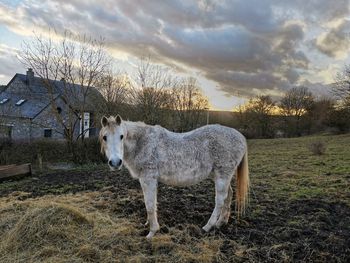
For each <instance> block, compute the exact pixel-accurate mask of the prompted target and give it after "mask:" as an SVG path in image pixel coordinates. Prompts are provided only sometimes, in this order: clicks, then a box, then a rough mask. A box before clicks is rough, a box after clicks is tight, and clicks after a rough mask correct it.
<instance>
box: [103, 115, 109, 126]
mask: <svg viewBox="0 0 350 263" xmlns="http://www.w3.org/2000/svg"><path fill="white" fill-rule="evenodd" d="M101 124H102V127H105V126H107V125H108V119H107V117H106V116H103V117H102V119H101Z"/></svg>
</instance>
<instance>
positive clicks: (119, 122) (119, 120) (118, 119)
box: [115, 114, 122, 125]
mask: <svg viewBox="0 0 350 263" xmlns="http://www.w3.org/2000/svg"><path fill="white" fill-rule="evenodd" d="M115 121H116V123H117V125H120V124H121V123H122V117H120V115H119V114H118V115H117V116H115Z"/></svg>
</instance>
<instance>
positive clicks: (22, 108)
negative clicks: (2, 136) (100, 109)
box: [0, 73, 102, 118]
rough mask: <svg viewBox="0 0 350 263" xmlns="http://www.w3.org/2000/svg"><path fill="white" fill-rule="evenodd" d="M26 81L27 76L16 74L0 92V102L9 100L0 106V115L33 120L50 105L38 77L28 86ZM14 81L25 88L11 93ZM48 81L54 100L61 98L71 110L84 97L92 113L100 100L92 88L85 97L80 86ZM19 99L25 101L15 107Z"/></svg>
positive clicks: (99, 95) (44, 88)
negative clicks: (18, 81) (17, 81)
mask: <svg viewBox="0 0 350 263" xmlns="http://www.w3.org/2000/svg"><path fill="white" fill-rule="evenodd" d="M27 79H28V78H27V75H25V74H19V73H17V74H16V75H15V76H14V77H13V79H12V80H11V81H10V82H9V83H8V84H7V86H6V87H5V89H4V90H3V91H2V92H1V90H0V101H1V100H2V99H9V101H7V102H5V103H4V104H0V115H5V116H9V117H10V116H11V117H22V118H35V117H36V116H37V115H38V114H39V113H40V112H41V111H42V110H43V109H45V108H46V107H48V106H49V105H50V97H49V95H48V94H49V93H48V90H47V88H46V86H45V85H44V82H43V80H42V79H41V78H39V77H34V78H32V81H31V83H30V85H29V83H28V80H27ZM14 80H20V81H22V82H23V84H25V87H26V88H25V89H23V90H21V91H17V92H13V91H11V88H10V86H11V83H12V82H13V81H14ZM49 81H50V84H51V87H52V88H53V97H54V99H57V98H58V97H61V98H62V99H63V100H64V101H65V102H66V103H67V104H68V105H69V106H70V107H72V108H78V107H79V106H80V105H81V103H82V101H83V100H84V97H85V108H86V110H87V111H92V110H93V109H94V102H95V101H96V98H97V99H101V98H102V95H101V94H100V93H99V92H98V91H97V89H95V88H93V87H91V88H89V89H88V93H87V96H84V90H85V89H82V88H81V86H80V85H76V84H71V83H65V82H64V81H57V80H49ZM21 99H23V100H25V101H24V102H23V104H21V105H19V106H16V105H15V104H16V102H18V101H19V100H21Z"/></svg>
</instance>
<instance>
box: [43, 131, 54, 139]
mask: <svg viewBox="0 0 350 263" xmlns="http://www.w3.org/2000/svg"><path fill="white" fill-rule="evenodd" d="M44 137H45V138H51V137H52V129H45V130H44Z"/></svg>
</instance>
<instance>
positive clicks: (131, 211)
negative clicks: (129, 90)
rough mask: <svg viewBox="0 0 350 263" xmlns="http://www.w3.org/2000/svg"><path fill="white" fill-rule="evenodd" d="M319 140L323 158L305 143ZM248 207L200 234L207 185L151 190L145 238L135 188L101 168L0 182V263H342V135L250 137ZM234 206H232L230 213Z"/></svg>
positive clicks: (345, 186)
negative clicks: (151, 218) (154, 207)
mask: <svg viewBox="0 0 350 263" xmlns="http://www.w3.org/2000/svg"><path fill="white" fill-rule="evenodd" d="M315 141H317V142H322V143H323V144H324V145H325V147H326V149H327V150H326V151H325V153H324V154H322V155H314V154H313V153H312V152H310V149H309V145H310V144H312V143H313V142H315ZM248 144H249V162H250V174H251V184H252V185H251V197H250V199H251V202H250V206H249V208H248V211H247V214H246V216H245V217H244V218H242V219H241V220H240V221H237V220H236V217H235V215H234V214H232V217H231V219H230V221H229V224H228V225H226V226H224V227H222V228H221V229H220V230H214V231H212V232H210V233H208V234H204V233H202V232H201V226H202V225H203V224H205V222H206V220H207V219H208V217H209V215H210V213H211V210H212V208H213V202H214V189H213V188H214V187H213V184H212V183H211V182H209V181H206V182H203V183H202V184H200V185H198V186H193V187H189V188H172V187H168V186H164V185H160V187H159V195H158V197H159V200H158V202H159V221H160V224H161V230H160V232H159V233H157V235H156V236H155V237H154V238H153V240H152V241H146V240H145V238H144V236H145V234H146V233H147V229H146V228H145V227H144V226H143V223H144V221H145V214H146V213H145V209H144V204H143V197H142V193H141V190H140V187H139V185H138V182H137V181H135V180H132V179H131V178H130V176H129V175H128V174H127V173H126V172H125V171H124V172H123V173H121V174H111V173H109V172H108V171H106V170H105V169H104V168H103V167H101V166H99V165H96V166H95V165H85V166H82V167H77V168H74V169H73V170H71V171H55V172H48V173H44V174H42V175H40V176H38V177H37V178H26V179H23V180H21V181H14V182H3V183H1V184H0V196H1V197H0V214H1V217H0V235H1V237H2V238H1V240H0V262H9V263H12V262H233V261H235V262H246V261H248V262H294V261H301V262H328V261H329V262H345V261H346V259H347V257H348V255H349V253H350V248H349V245H348V244H349V242H350V224H349V222H350V185H349V182H350V151H349V150H348V147H346V145H350V135H341V136H313V137H303V138H292V139H274V140H250V141H249V142H248ZM232 208H233V209H234V207H232Z"/></svg>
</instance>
